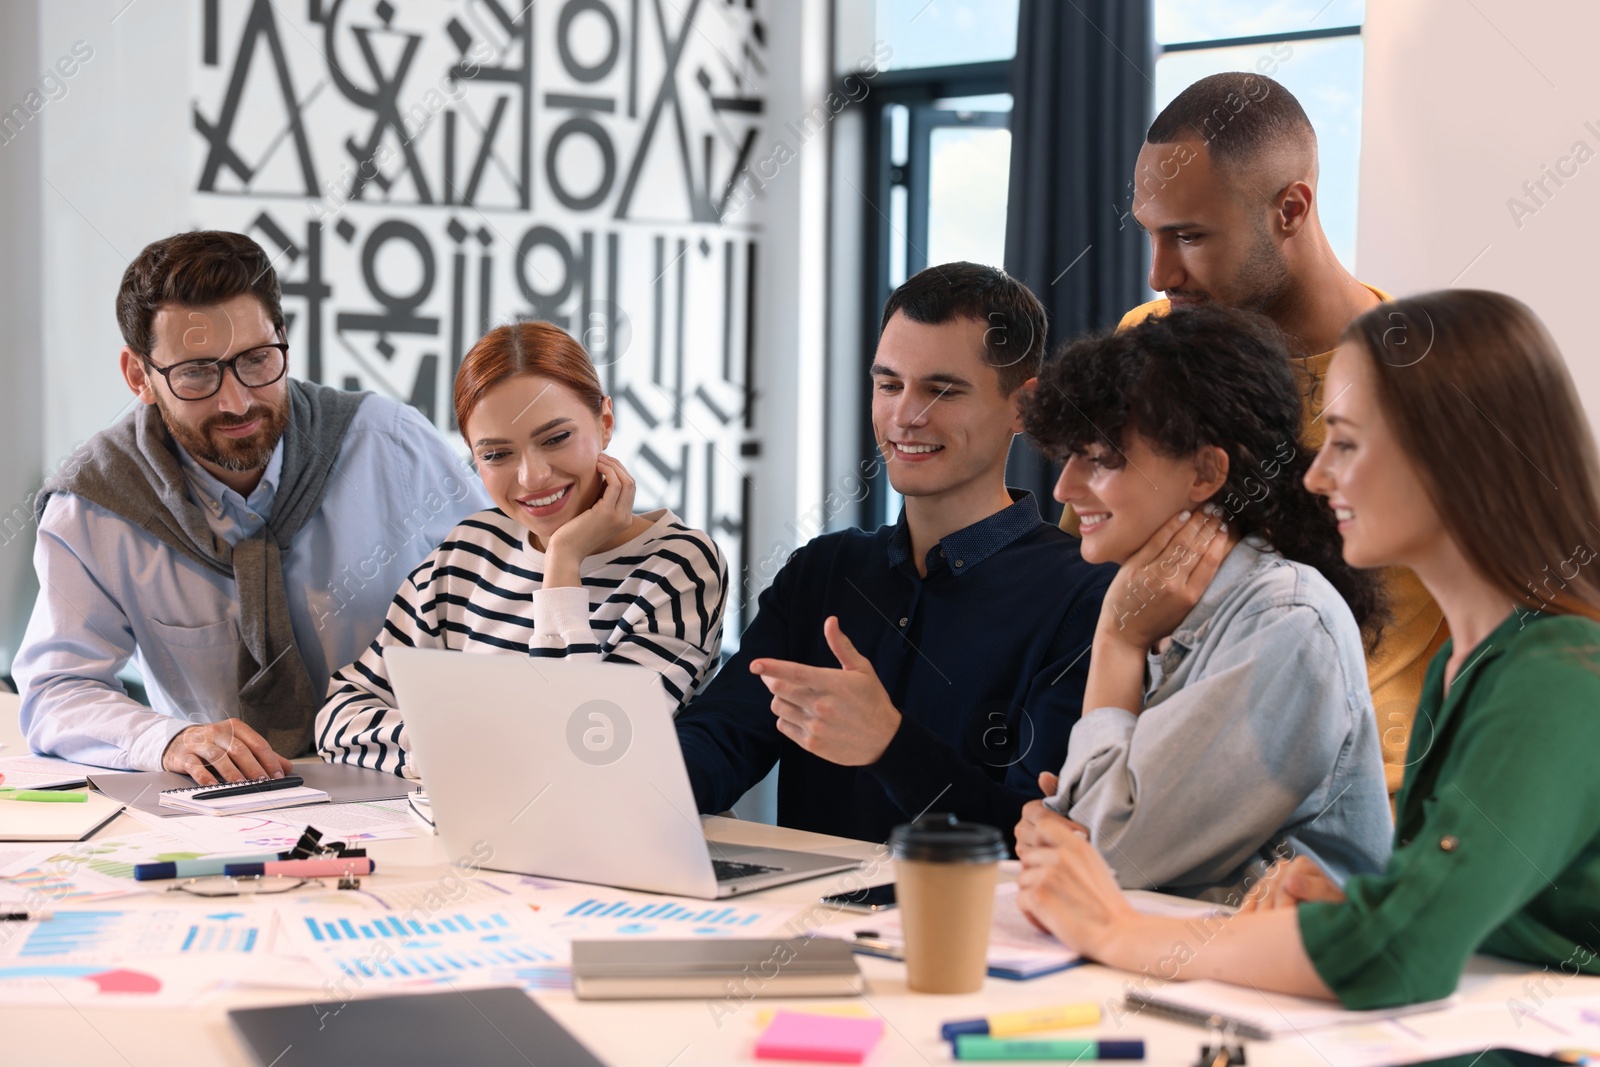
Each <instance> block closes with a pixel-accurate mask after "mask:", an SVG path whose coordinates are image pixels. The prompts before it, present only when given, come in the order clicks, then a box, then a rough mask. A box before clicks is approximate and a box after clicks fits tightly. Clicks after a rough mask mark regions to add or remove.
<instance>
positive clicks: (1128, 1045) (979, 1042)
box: [955, 1034, 1144, 1061]
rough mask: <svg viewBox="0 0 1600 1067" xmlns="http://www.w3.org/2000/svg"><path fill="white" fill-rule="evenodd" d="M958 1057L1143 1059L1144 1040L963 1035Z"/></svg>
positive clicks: (957, 1051) (958, 1046) (960, 1040)
mask: <svg viewBox="0 0 1600 1067" xmlns="http://www.w3.org/2000/svg"><path fill="white" fill-rule="evenodd" d="M955 1045H956V1059H958V1060H1068V1061H1071V1060H1142V1059H1144V1042H1143V1041H1084V1040H1081V1039H1080V1040H1075V1041H1032V1040H1027V1039H1023V1038H1014V1037H990V1036H988V1035H987V1034H959V1035H957V1037H956V1041H955Z"/></svg>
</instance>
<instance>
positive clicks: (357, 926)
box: [301, 912, 511, 943]
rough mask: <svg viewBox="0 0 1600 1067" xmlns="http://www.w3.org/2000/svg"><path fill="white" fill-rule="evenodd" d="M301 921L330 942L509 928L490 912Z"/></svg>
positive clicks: (501, 917) (503, 918) (319, 938)
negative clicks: (471, 915) (474, 915)
mask: <svg viewBox="0 0 1600 1067" xmlns="http://www.w3.org/2000/svg"><path fill="white" fill-rule="evenodd" d="M301 921H302V922H303V923H305V926H306V929H307V931H308V932H309V933H310V934H311V940H313V941H319V942H330V943H331V942H334V941H375V940H379V939H386V938H391V937H399V938H425V937H442V936H445V935H448V934H470V933H473V932H475V931H479V930H486V931H489V932H494V931H496V930H509V929H510V928H511V922H510V920H509V919H507V918H506V916H505V915H504V914H503V913H501V912H494V913H492V914H490V915H489V916H487V917H479V918H477V919H469V918H468V917H467V916H465V915H462V914H459V913H457V914H455V915H451V916H449V917H448V918H444V919H429V920H427V921H420V922H419V921H418V920H416V919H409V918H403V917H399V916H393V915H378V916H373V917H371V918H367V919H365V921H360V920H356V921H352V920H350V919H337V920H333V921H328V920H326V919H321V918H313V917H311V916H304V917H303V918H302V919H301Z"/></svg>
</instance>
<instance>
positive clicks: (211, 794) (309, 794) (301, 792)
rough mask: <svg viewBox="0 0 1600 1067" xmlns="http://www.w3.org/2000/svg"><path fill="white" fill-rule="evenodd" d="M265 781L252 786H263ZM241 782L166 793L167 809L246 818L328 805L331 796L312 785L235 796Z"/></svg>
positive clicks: (174, 790)
mask: <svg viewBox="0 0 1600 1067" xmlns="http://www.w3.org/2000/svg"><path fill="white" fill-rule="evenodd" d="M261 781H265V780H264V779H263V780H258V781H257V782H252V783H250V784H261ZM242 784H244V783H241V782H226V783H224V784H222V785H197V786H192V787H190V788H188V789H163V790H162V791H161V804H162V806H163V807H168V808H179V809H181V810H183V811H192V812H196V813H198V814H201V815H242V814H245V813H247V812H252V811H271V810H273V809H275V808H298V807H301V806H303V805H306V804H326V803H327V802H328V799H329V798H328V794H327V793H325V792H323V791H322V790H321V789H313V788H311V787H310V786H308V785H297V786H292V787H290V788H288V789H271V790H266V791H263V792H254V793H238V792H235V790H236V789H238V787H239V786H240V785H242Z"/></svg>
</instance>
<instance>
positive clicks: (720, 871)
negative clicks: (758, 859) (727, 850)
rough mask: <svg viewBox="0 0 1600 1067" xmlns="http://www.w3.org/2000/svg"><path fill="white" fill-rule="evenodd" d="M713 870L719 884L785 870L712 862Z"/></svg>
mask: <svg viewBox="0 0 1600 1067" xmlns="http://www.w3.org/2000/svg"><path fill="white" fill-rule="evenodd" d="M711 869H712V870H714V871H716V872H717V881H719V882H731V881H733V880H734V879H735V878H748V877H750V876H751V875H753V874H767V873H768V872H771V871H781V870H783V868H782V867H763V866H761V864H759V863H734V862H733V861H732V860H712V861H711Z"/></svg>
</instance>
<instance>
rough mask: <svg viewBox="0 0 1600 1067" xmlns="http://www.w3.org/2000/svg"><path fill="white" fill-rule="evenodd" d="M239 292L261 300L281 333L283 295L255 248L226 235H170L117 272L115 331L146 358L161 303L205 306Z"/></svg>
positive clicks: (267, 263) (240, 236) (222, 232)
mask: <svg viewBox="0 0 1600 1067" xmlns="http://www.w3.org/2000/svg"><path fill="white" fill-rule="evenodd" d="M244 293H250V294H252V295H253V296H255V297H256V298H257V299H259V300H260V301H261V304H262V306H263V307H265V308H266V310H267V316H268V317H269V318H270V319H271V320H272V326H273V328H274V329H275V330H277V331H278V332H279V333H280V334H281V333H282V332H283V292H282V290H281V289H280V288H279V286H278V274H277V272H276V271H274V270H273V269H272V260H270V259H268V258H267V253H266V252H265V251H264V250H263V249H262V247H261V246H260V245H258V244H256V243H255V242H254V241H252V240H251V239H250V238H248V237H246V236H245V235H244V234H242V233H229V232H228V231H226V230H193V231H191V232H189V233H179V234H174V235H172V236H171V237H164V238H162V239H161V240H159V241H153V242H151V243H150V244H148V245H146V246H145V248H144V251H142V252H140V253H139V254H138V255H137V256H136V257H134V260H133V262H132V263H129V264H128V269H127V270H125V271H123V273H122V286H121V287H120V288H119V289H118V290H117V326H118V327H119V328H120V329H121V330H122V340H123V342H124V343H126V344H127V346H128V347H129V348H131V349H133V350H134V351H135V352H137V353H138V354H139V355H141V356H148V355H150V354H151V349H152V348H154V347H155V337H154V329H153V323H154V322H155V317H156V311H157V309H158V308H160V307H161V306H162V305H163V304H177V305H180V306H182V307H208V306H210V305H212V304H220V303H222V302H223V301H225V300H232V299H233V298H234V297H236V296H240V295H242V294H244Z"/></svg>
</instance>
